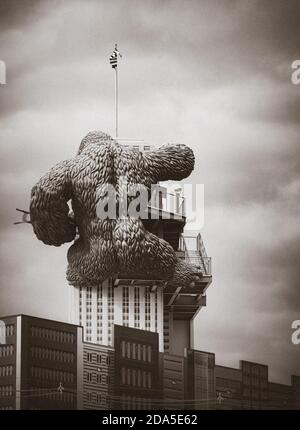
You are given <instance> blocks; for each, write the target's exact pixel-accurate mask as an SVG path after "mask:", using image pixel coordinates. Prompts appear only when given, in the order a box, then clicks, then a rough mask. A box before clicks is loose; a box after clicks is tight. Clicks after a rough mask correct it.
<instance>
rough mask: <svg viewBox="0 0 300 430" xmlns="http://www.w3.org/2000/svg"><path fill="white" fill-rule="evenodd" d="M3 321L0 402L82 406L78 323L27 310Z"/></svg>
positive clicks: (10, 406) (20, 405)
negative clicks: (3, 335) (3, 341)
mask: <svg viewBox="0 0 300 430" xmlns="http://www.w3.org/2000/svg"><path fill="white" fill-rule="evenodd" d="M1 321H2V322H3V323H4V325H5V327H6V338H5V343H2V344H1V345H0V408H1V409H26V410H29V409H77V408H80V407H81V393H82V388H81V386H80V385H81V371H80V366H81V364H80V362H81V360H80V359H79V360H78V357H80V356H81V345H82V329H81V328H80V327H77V326H74V325H70V324H67V323H62V322H57V321H51V320H45V319H42V318H35V317H30V316H26V315H17V316H11V317H5V318H1ZM78 393H79V394H78Z"/></svg>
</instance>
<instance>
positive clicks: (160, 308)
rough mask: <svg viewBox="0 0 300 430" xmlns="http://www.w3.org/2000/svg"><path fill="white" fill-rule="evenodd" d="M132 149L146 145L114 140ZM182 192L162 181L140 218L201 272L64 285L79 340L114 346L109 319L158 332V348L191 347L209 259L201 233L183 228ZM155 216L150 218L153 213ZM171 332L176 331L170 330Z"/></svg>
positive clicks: (143, 148) (207, 278)
mask: <svg viewBox="0 0 300 430" xmlns="http://www.w3.org/2000/svg"><path fill="white" fill-rule="evenodd" d="M119 143H120V144H122V145H123V146H125V147H131V149H133V150H135V151H143V152H145V151H150V150H152V149H153V146H152V145H148V144H145V143H144V142H142V141H140V142H139V141H134V142H132V141H125V140H119ZM185 207H186V205H185V196H184V195H183V189H182V187H177V188H175V190H172V192H171V191H170V190H169V187H168V183H161V184H160V187H159V189H158V192H157V195H156V196H154V198H153V199H152V200H151V204H149V210H150V209H151V213H155V212H156V216H154V217H153V216H151V217H149V218H148V219H147V220H143V223H144V225H145V227H146V228H147V230H148V231H150V232H152V233H154V234H155V235H156V236H158V237H160V238H163V239H164V240H166V241H167V242H169V243H170V244H171V246H172V247H173V248H174V250H175V252H176V255H177V256H178V257H179V258H181V259H183V260H186V261H188V262H190V263H192V264H194V265H195V266H198V267H199V268H200V269H201V271H202V273H203V276H202V277H201V279H200V280H199V281H197V282H196V283H195V285H193V286H191V287H188V288H184V289H183V288H182V287H180V286H179V287H178V286H177V287H176V288H175V287H172V286H170V285H168V284H167V282H166V281H165V280H162V279H159V277H157V278H155V279H149V278H147V277H146V276H145V277H141V276H140V275H139V276H138V275H137V276H136V277H135V276H131V277H130V278H129V277H128V276H126V274H123V273H115V274H114V276H112V277H111V278H108V279H106V280H105V281H104V282H102V283H101V284H100V285H95V286H94V287H81V288H77V287H73V286H70V287H69V293H70V295H69V322H70V323H72V324H79V325H82V326H83V328H84V340H85V341H86V342H92V343H95V344H100V345H107V346H111V347H113V346H114V339H113V325H114V324H116V325H120V326H125V327H131V328H136V329H141V330H147V331H150V332H155V333H158V337H159V351H160V352H168V353H170V354H177V355H180V356H183V355H184V349H185V348H193V319H194V317H195V315H196V314H197V312H198V311H199V310H200V309H201V307H202V306H205V305H206V295H205V293H206V289H207V287H208V286H209V284H210V283H211V279H212V277H211V261H210V258H209V257H207V255H206V252H205V248H204V244H203V241H202V238H201V235H200V232H199V233H198V234H195V235H193V236H191V235H189V234H185V232H184V227H185V225H186V212H185ZM153 218H155V219H153ZM175 333H176V335H175Z"/></svg>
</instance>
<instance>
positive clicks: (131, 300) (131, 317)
mask: <svg viewBox="0 0 300 430" xmlns="http://www.w3.org/2000/svg"><path fill="white" fill-rule="evenodd" d="M129 327H134V287H133V286H130V287H129Z"/></svg>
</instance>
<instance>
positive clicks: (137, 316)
mask: <svg viewBox="0 0 300 430" xmlns="http://www.w3.org/2000/svg"><path fill="white" fill-rule="evenodd" d="M134 327H135V328H140V288H139V287H134Z"/></svg>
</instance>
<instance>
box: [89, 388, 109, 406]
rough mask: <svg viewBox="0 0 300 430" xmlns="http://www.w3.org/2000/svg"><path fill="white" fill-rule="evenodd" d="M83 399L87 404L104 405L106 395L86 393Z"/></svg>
mask: <svg viewBox="0 0 300 430" xmlns="http://www.w3.org/2000/svg"><path fill="white" fill-rule="evenodd" d="M85 398H86V400H87V401H88V402H96V403H104V402H105V401H106V395H105V394H101V393H95V392H93V391H88V392H87V393H86V394H85Z"/></svg>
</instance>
